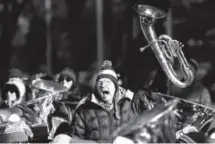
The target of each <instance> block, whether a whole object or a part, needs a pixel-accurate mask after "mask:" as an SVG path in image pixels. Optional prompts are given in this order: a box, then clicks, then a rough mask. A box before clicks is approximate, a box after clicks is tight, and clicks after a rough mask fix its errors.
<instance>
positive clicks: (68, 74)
mask: <svg viewBox="0 0 215 144" xmlns="http://www.w3.org/2000/svg"><path fill="white" fill-rule="evenodd" d="M60 76H64V77H68V78H70V79H72V80H73V82H74V83H76V74H75V72H74V71H73V70H72V69H70V68H65V69H64V70H62V71H61V72H60Z"/></svg>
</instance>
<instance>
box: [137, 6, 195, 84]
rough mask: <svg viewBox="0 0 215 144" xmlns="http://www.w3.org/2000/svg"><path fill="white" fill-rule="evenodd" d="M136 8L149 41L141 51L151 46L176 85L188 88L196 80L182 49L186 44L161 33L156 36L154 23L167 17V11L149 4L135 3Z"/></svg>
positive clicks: (163, 68)
mask: <svg viewBox="0 0 215 144" xmlns="http://www.w3.org/2000/svg"><path fill="white" fill-rule="evenodd" d="M134 9H135V11H136V12H137V13H138V14H139V16H140V25H141V29H142V32H143V34H144V36H145V38H146V40H147V41H148V45H147V46H145V47H143V48H140V51H141V52H142V51H143V50H144V49H145V48H147V47H151V48H152V50H153V52H154V54H155V56H156V58H157V60H158V61H159V63H160V65H161V67H162V70H163V71H164V72H165V74H166V75H167V77H168V78H169V79H170V80H171V81H172V82H173V83H174V84H175V85H177V86H178V87H181V88H186V87H188V86H189V85H191V84H192V82H193V80H194V75H193V72H192V70H191V68H190V65H189V63H188V62H187V60H186V58H185V56H184V53H183V51H182V47H183V46H184V45H183V44H182V43H181V42H179V41H177V40H173V39H172V38H171V37H169V36H167V35H160V36H159V37H158V38H157V36H156V33H155V30H154V27H153V25H154V23H155V22H156V20H157V19H161V18H164V17H166V13H165V12H164V11H162V10H160V9H158V8H155V7H153V6H149V5H135V6H134ZM175 59H177V60H178V62H179V63H180V65H181V67H180V70H181V72H182V74H183V78H181V77H180V76H179V75H178V74H177V73H176V72H175V70H174V68H173V65H174V64H175Z"/></svg>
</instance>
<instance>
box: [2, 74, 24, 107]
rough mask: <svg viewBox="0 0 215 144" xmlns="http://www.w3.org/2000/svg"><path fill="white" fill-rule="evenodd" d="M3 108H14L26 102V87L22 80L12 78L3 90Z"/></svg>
mask: <svg viewBox="0 0 215 144" xmlns="http://www.w3.org/2000/svg"><path fill="white" fill-rule="evenodd" d="M1 97H2V100H3V104H2V107H14V106H15V105H18V104H20V103H22V102H24V101H25V100H26V85H25V83H24V82H23V80H22V79H20V78H16V77H13V78H10V79H9V80H8V81H7V82H6V83H5V84H4V85H3V89H2V95H1Z"/></svg>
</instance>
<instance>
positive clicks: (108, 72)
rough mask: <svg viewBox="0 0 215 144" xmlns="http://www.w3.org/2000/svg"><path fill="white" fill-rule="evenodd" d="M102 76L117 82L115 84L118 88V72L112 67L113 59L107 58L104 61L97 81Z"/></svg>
mask: <svg viewBox="0 0 215 144" xmlns="http://www.w3.org/2000/svg"><path fill="white" fill-rule="evenodd" d="M101 78H109V79H111V80H112V81H113V83H114V84H115V86H116V87H117V88H118V84H117V74H116V72H115V71H114V69H113V68H112V63H111V61H108V60H105V61H104V62H103V65H102V68H101V71H100V72H99V73H98V75H97V81H98V80H99V79H101Z"/></svg>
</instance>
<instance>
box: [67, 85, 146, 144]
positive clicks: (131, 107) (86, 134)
mask: <svg viewBox="0 0 215 144" xmlns="http://www.w3.org/2000/svg"><path fill="white" fill-rule="evenodd" d="M116 97H117V98H116V99H115V106H113V108H110V107H105V105H104V104H101V103H100V102H99V101H98V99H97V98H96V96H95V95H94V94H92V95H91V96H89V97H86V98H85V100H82V101H81V102H80V105H78V107H77V109H76V111H75V114H74V118H73V121H72V123H71V129H70V131H69V135H70V136H71V137H72V138H80V139H85V140H93V141H97V142H112V141H113V139H111V134H112V133H113V132H114V131H115V130H116V129H117V128H118V127H120V126H121V125H122V124H125V123H127V122H129V121H130V120H132V119H133V118H135V117H136V116H137V115H138V113H140V112H142V111H139V110H140V109H142V110H145V109H147V106H146V104H145V103H144V101H143V100H144V98H145V97H146V93H145V92H141V93H137V94H134V93H133V92H131V91H129V90H128V91H126V90H124V89H122V88H121V89H120V92H118V93H117V95H116ZM141 99H142V101H141ZM141 102H143V103H141ZM139 106H141V108H140V107H139Z"/></svg>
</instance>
